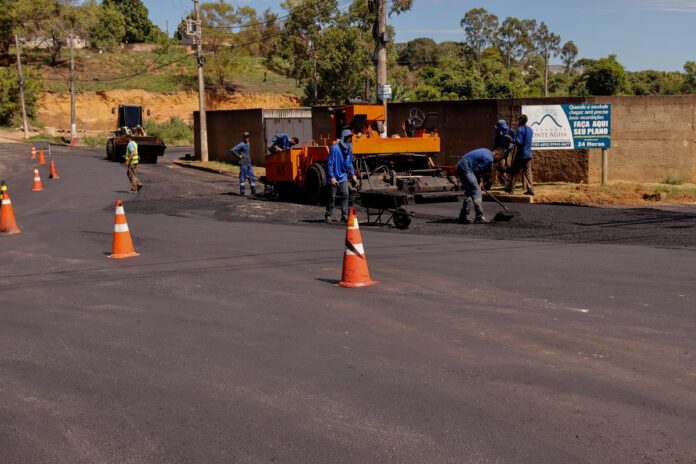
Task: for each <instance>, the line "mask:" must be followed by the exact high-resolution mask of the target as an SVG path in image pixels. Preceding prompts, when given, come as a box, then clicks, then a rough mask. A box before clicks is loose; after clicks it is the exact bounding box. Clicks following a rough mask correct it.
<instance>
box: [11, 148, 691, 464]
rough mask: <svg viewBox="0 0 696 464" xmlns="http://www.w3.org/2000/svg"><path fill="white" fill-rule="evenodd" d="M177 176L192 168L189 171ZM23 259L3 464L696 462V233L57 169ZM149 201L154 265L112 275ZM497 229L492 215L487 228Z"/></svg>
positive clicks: (548, 213)
mask: <svg viewBox="0 0 696 464" xmlns="http://www.w3.org/2000/svg"><path fill="white" fill-rule="evenodd" d="M171 156H172V155H171V154H170V155H169V157H170V158H171ZM53 157H54V159H55V160H56V163H57V165H58V171H59V174H60V177H61V178H60V179H59V180H49V179H46V178H45V177H46V173H47V169H46V168H41V172H42V175H43V177H44V179H43V184H44V191H43V192H32V191H31V182H32V181H31V177H32V176H31V173H32V166H33V165H32V164H31V163H32V162H31V161H30V160H29V159H27V158H28V151H27V150H26V147H25V146H21V145H12V146H11V145H0V164H2V165H3V167H4V170H5V172H4V174H2V176H4V177H6V178H7V179H8V185H9V188H10V194H11V196H12V203H13V206H14V210H15V214H16V216H17V221H18V223H19V226H20V227H21V229H22V233H21V234H17V235H11V236H0V295H1V300H0V463H11V464H20V463H21V464H24V463H27V464H34V463H114V464H115V463H119V464H123V463H266V462H269V463H270V462H277V463H303V464H306V463H521V462H524V463H571V462H572V463H575V462H583V463H618V462H621V463H624V462H625V463H628V462H630V463H677V462H678V463H695V462H696V440H694V437H696V389H694V385H695V384H696V338H695V337H694V328H695V326H696V313H695V309H694V308H696V290H695V289H696V278H695V277H694V264H695V263H696V260H695V257H696V253H695V252H696V245H695V244H696V238H695V237H694V235H696V234H695V230H694V226H695V225H696V214H695V213H694V211H693V210H692V209H690V208H683V209H678V210H676V211H670V210H657V209H650V210H648V209H643V210H638V209H632V210H621V209H599V208H564V207H560V206H553V207H542V206H539V205H532V206H521V207H518V206H516V208H518V209H520V210H521V213H522V217H521V218H516V219H515V221H513V222H511V223H510V224H505V225H492V226H459V225H456V224H453V223H452V221H451V219H452V218H453V217H455V216H456V212H457V209H458V205H457V204H454V203H452V204H445V205H430V204H429V205H417V208H419V211H420V212H419V215H418V216H417V217H416V220H415V222H414V225H413V227H412V228H411V229H409V230H408V231H405V232H402V231H395V230H393V229H389V228H383V227H365V226H363V227H362V229H361V230H362V237H363V242H364V244H365V249H366V254H367V259H368V263H369V267H370V272H371V274H372V277H373V278H374V279H375V280H377V281H378V282H379V284H378V285H377V286H375V287H370V288H364V289H356V290H352V289H344V288H340V287H336V286H335V285H334V284H335V283H336V281H337V280H338V279H339V278H340V274H341V260H342V255H343V251H344V250H343V246H344V245H343V243H344V229H343V228H342V227H340V226H338V225H335V226H334V225H325V224H320V223H317V220H319V219H321V218H322V217H323V212H322V210H321V208H318V207H312V206H307V205H296V204H288V203H282V202H268V201H256V200H247V199H242V198H239V197H238V196H237V195H236V194H235V192H236V191H237V185H236V184H235V183H234V180H233V179H230V178H227V177H223V176H217V175H213V174H207V173H201V172H198V171H193V170H187V169H183V168H179V167H176V166H174V165H172V164H171V163H169V162H167V160H164V162H162V163H159V164H157V165H154V166H153V165H143V166H142V167H141V168H140V169H141V179H142V181H143V182H144V183H145V188H144V189H143V191H142V192H141V193H140V194H138V195H130V194H128V193H127V190H128V187H129V185H128V181H127V179H126V175H125V172H124V169H123V167H122V166H119V165H116V164H113V163H110V162H107V161H104V160H102V159H101V158H102V157H103V154H102V152H101V150H98V151H97V150H84V149H67V148H55V149H54V150H53ZM117 198H122V199H123V200H124V201H125V210H126V215H127V219H128V224H129V226H130V229H131V233H132V235H133V240H134V243H135V247H136V251H138V252H139V253H140V256H139V257H137V258H131V259H125V260H111V259H109V258H107V256H106V255H107V254H108V253H109V251H110V249H111V240H112V230H113V220H114V202H115V200H116V199H117ZM486 207H487V208H493V205H492V204H488V203H487V204H486Z"/></svg>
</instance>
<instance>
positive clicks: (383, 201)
mask: <svg viewBox="0 0 696 464" xmlns="http://www.w3.org/2000/svg"><path fill="white" fill-rule="evenodd" d="M356 203H357V204H359V205H360V206H362V207H363V208H365V211H366V212H367V222H369V223H372V224H382V225H389V224H390V223H392V224H394V227H396V228H397V229H408V226H409V225H410V224H411V217H412V216H413V213H411V212H409V211H408V210H407V209H406V204H407V203H408V194H406V193H404V192H400V191H384V190H361V191H360V196H359V198H356ZM373 219H374V220H373Z"/></svg>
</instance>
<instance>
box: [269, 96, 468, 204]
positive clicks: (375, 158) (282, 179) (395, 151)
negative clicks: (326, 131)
mask: <svg viewBox="0 0 696 464" xmlns="http://www.w3.org/2000/svg"><path fill="white" fill-rule="evenodd" d="M326 117H330V118H331V119H332V120H333V124H332V126H333V134H331V137H329V138H328V139H327V140H326V141H325V144H324V145H318V144H317V143H315V142H312V144H310V145H307V146H303V147H302V148H290V149H288V150H285V151H282V152H277V153H273V154H270V155H268V156H267V157H266V176H265V178H264V179H263V180H264V182H265V183H266V185H267V186H268V187H270V189H271V190H275V191H276V192H277V193H279V194H281V195H283V194H287V193H290V192H296V191H300V192H301V193H303V194H304V197H305V199H306V200H307V201H309V202H310V203H316V202H318V201H320V200H321V199H322V197H323V196H324V195H325V194H326V190H327V180H328V173H327V167H326V161H327V159H328V156H329V149H330V146H329V145H328V143H327V142H329V141H332V142H334V141H335V140H336V139H337V138H338V134H340V132H341V130H342V129H344V128H349V129H350V130H351V132H353V158H354V163H355V169H356V175H357V177H358V179H359V186H358V189H359V190H360V191H361V192H365V193H368V192H369V195H365V198H366V199H367V198H368V197H369V198H374V199H376V201H379V197H380V196H382V197H383V196H385V195H387V196H395V195H398V196H399V197H400V198H403V197H407V198H409V199H414V200H420V199H424V198H435V197H438V198H444V197H447V198H452V197H456V196H457V195H460V194H461V193H460V192H459V191H458V190H457V182H456V179H454V178H453V177H452V176H451V175H450V174H449V173H448V171H446V170H444V169H440V168H439V167H438V166H437V164H436V160H435V158H436V157H437V155H438V154H439V153H440V137H439V135H438V132H437V113H428V114H427V115H425V114H424V113H423V112H422V111H420V110H418V109H417V108H414V109H413V110H411V113H410V117H409V118H408V120H407V121H405V122H404V130H403V133H402V134H395V135H393V136H392V137H389V138H386V137H384V136H383V134H384V126H385V119H386V118H385V108H384V106H381V105H360V104H357V105H347V106H340V107H336V108H329V110H328V114H327V115H326ZM364 206H369V205H364Z"/></svg>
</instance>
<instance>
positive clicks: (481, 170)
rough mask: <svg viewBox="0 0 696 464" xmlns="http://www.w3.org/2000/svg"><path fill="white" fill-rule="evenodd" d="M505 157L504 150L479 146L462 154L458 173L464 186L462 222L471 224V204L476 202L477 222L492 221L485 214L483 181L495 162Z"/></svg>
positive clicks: (475, 220) (475, 221) (460, 217)
mask: <svg viewBox="0 0 696 464" xmlns="http://www.w3.org/2000/svg"><path fill="white" fill-rule="evenodd" d="M502 158H503V150H502V149H500V148H494V149H493V151H491V150H489V149H487V148H478V149H476V150H472V151H470V152H469V153H467V154H465V155H464V156H462V158H461V159H460V160H459V163H458V164H457V174H458V175H459V180H460V181H461V183H462V187H463V188H464V195H465V196H464V203H463V204H462V210H461V212H460V213H459V223H460V224H470V223H471V221H470V220H469V210H470V204H471V203H473V204H474V213H475V215H476V217H475V219H474V223H475V224H486V223H488V222H490V221H489V220H488V219H486V217H485V216H484V215H483V198H482V196H481V182H482V181H485V178H486V177H487V176H488V175H489V174H490V172H491V168H492V166H493V163H494V162H496V161H500V160H501V159H502Z"/></svg>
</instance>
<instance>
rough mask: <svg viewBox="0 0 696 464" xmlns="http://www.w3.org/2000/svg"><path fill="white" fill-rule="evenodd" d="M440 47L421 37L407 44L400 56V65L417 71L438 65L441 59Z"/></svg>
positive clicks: (432, 41)
mask: <svg viewBox="0 0 696 464" xmlns="http://www.w3.org/2000/svg"><path fill="white" fill-rule="evenodd" d="M440 54H441V51H440V47H439V46H438V44H437V43H436V42H435V41H434V40H433V39H430V38H427V37H421V38H418V39H413V40H411V41H410V42H407V43H406V44H405V46H404V49H403V50H402V51H401V53H399V54H398V57H399V58H398V59H399V64H401V65H404V66H408V69H410V70H412V71H413V70H415V69H419V68H422V67H424V66H431V65H433V64H436V63H437V62H438V60H439V58H440Z"/></svg>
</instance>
